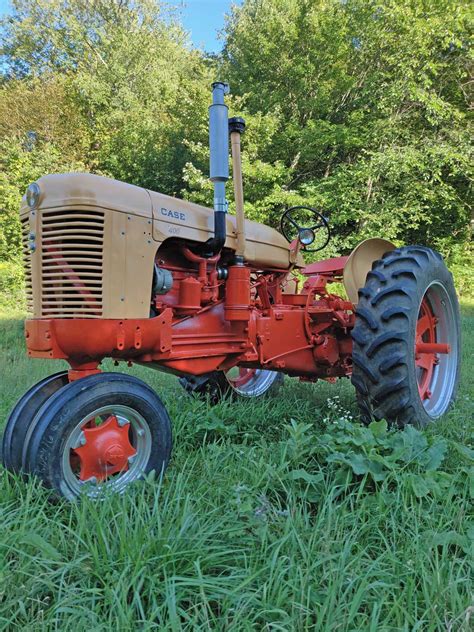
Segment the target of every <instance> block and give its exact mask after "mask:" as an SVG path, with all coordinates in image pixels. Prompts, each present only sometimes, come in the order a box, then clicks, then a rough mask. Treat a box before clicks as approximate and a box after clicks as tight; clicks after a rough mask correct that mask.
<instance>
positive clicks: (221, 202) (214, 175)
mask: <svg viewBox="0 0 474 632" xmlns="http://www.w3.org/2000/svg"><path fill="white" fill-rule="evenodd" d="M228 92H229V86H228V85H227V84H226V83H222V82H221V81H216V82H215V83H213V84H212V105H211V106H210V107H209V148H210V165H209V177H210V180H211V182H212V183H213V185H214V237H212V238H211V239H208V240H207V242H206V244H205V246H206V249H205V250H206V251H205V256H207V257H212V256H213V255H215V254H217V253H218V252H220V251H221V250H222V247H223V246H224V244H225V239H226V221H225V216H226V213H227V206H228V204H227V200H226V197H225V183H226V182H227V180H228V179H229V121H228V111H227V105H225V103H224V96H225V95H226V94H228Z"/></svg>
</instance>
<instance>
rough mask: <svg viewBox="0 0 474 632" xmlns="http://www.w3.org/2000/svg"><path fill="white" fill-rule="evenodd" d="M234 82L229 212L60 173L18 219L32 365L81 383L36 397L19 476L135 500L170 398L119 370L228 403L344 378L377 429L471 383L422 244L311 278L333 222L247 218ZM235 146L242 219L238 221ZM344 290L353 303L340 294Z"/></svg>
mask: <svg viewBox="0 0 474 632" xmlns="http://www.w3.org/2000/svg"><path fill="white" fill-rule="evenodd" d="M227 90H228V87H227V85H226V84H223V83H220V82H218V83H215V84H213V102H212V105H211V106H210V109H209V111H210V133H209V135H210V179H211V181H212V182H213V184H214V212H213V211H212V210H210V209H207V208H204V207H202V206H199V205H197V204H192V203H190V202H186V201H183V200H179V199H175V198H173V197H169V196H166V195H162V194H160V193H155V192H153V191H148V190H146V189H143V188H140V187H137V186H131V185H128V184H125V183H123V182H117V181H114V180H110V179H107V178H103V177H98V176H95V175H88V174H80V173H71V174H62V175H49V176H46V177H43V178H41V179H40V180H38V182H35V183H33V184H31V185H30V186H29V187H28V190H27V192H26V196H25V197H24V200H23V205H22V208H21V222H22V226H23V239H24V253H25V272H26V280H27V295H28V296H27V298H28V305H29V310H30V313H31V317H30V318H28V319H27V320H26V324H25V336H26V346H27V349H28V355H29V356H30V357H31V358H55V359H64V360H66V361H67V362H68V364H69V370H65V371H62V372H60V373H56V374H54V375H51V376H49V377H47V378H46V379H44V380H42V381H41V382H39V383H38V384H36V385H35V386H33V387H32V388H31V389H30V390H29V391H28V392H27V393H26V394H25V395H24V396H23V397H22V398H21V399H20V401H19V402H18V403H17V404H16V406H15V408H14V409H13V411H12V413H11V414H10V417H9V419H8V422H7V425H6V429H5V434H4V438H3V461H4V465H5V467H6V468H7V469H9V470H13V471H22V472H24V473H34V474H35V475H36V476H37V477H38V478H39V479H41V480H42V481H43V482H44V484H45V485H46V486H47V487H49V488H52V489H53V490H54V491H55V492H56V493H58V494H59V495H62V496H65V497H67V498H74V497H75V496H77V495H78V494H79V493H80V492H84V493H87V494H89V495H91V496H96V495H98V494H101V493H102V492H103V490H112V491H117V492H119V491H122V490H123V489H124V488H125V487H126V486H127V485H128V484H129V483H131V482H132V481H135V480H136V479H138V478H140V477H142V476H143V475H144V474H146V473H147V472H149V471H151V470H155V471H157V472H158V473H161V472H163V471H164V469H165V468H166V466H167V464H168V462H169V459H170V454H171V423H170V419H169V416H168V414H167V412H166V410H165V408H164V406H163V404H162V402H161V400H160V398H159V397H158V395H157V394H156V393H155V392H154V391H153V390H152V389H151V388H150V387H149V386H147V385H146V384H145V383H143V382H142V381H140V380H138V379H136V378H135V377H129V376H128V375H123V374H120V373H103V372H101V370H100V364H101V362H102V360H103V359H104V358H113V359H115V360H117V361H125V362H129V363H130V362H133V363H138V364H141V365H147V366H150V367H152V368H156V369H160V370H162V371H167V372H169V373H173V374H175V375H177V376H180V378H181V383H182V384H183V385H184V387H185V388H186V389H187V390H188V391H191V392H195V393H197V394H203V395H206V396H208V397H209V398H210V400H211V401H216V400H217V399H218V398H219V397H221V396H222V395H225V394H226V393H229V392H230V393H231V394H232V393H236V394H238V395H241V396H245V397H256V396H258V395H262V394H264V393H266V392H267V391H269V390H270V389H271V388H273V387H276V386H277V385H278V384H280V383H281V380H282V376H283V374H286V375H289V376H297V377H299V378H300V379H302V380H306V381H312V382H316V381H317V380H327V381H330V382H332V381H334V380H335V379H336V378H340V377H346V378H350V379H351V380H352V383H353V385H354V386H355V389H356V395H357V399H358V402H359V406H360V410H361V415H362V419H363V421H364V422H370V420H372V419H381V418H385V419H386V420H388V421H389V422H391V423H392V424H395V425H398V426H403V425H405V424H408V423H417V424H420V425H426V424H428V423H430V422H432V421H435V420H436V419H438V418H440V417H441V416H442V415H443V414H444V413H445V412H446V411H447V409H448V408H449V406H450V404H451V403H452V401H453V398H454V396H455V393H456V388H457V383H458V376H459V357H460V332H459V307H458V301H457V298H456V293H455V290H454V286H453V280H452V276H451V274H450V273H449V272H448V270H447V268H446V266H445V264H444V263H443V260H442V258H441V256H440V255H439V254H438V253H436V252H434V251H433V250H430V249H429V248H426V247H423V246H404V247H401V248H396V247H395V246H394V245H393V244H392V243H390V242H389V241H386V240H384V239H369V240H367V241H365V242H363V243H361V244H360V245H359V246H358V247H357V248H355V250H354V251H353V252H352V253H351V254H350V256H348V257H339V258H336V259H328V260H324V261H317V262H316V263H310V264H308V265H305V263H304V261H303V257H302V252H301V251H302V250H306V251H311V250H313V251H315V250H320V249H321V248H324V246H325V245H326V244H327V243H328V241H329V239H330V230H329V225H328V220H327V218H326V217H325V215H324V214H323V213H321V212H319V211H317V210H315V209H312V208H307V207H294V208H290V209H287V210H285V212H284V213H283V216H282V219H281V233H282V234H280V233H279V232H277V231H276V230H274V229H273V228H270V227H268V226H264V225H261V224H258V223H255V222H251V221H246V220H245V219H244V210H243V206H244V204H243V190H242V174H241V160H240V140H241V134H242V132H243V130H244V127H245V124H244V121H243V120H242V119H240V118H233V119H230V120H229V119H228V113H227V106H226V105H225V103H224V96H225V94H226V92H227ZM229 132H230V139H231V145H232V163H233V180H234V194H235V203H236V215H235V216H231V215H229V214H227V201H226V196H225V183H226V180H227V179H228V163H229V157H228V142H229ZM334 282H337V283H343V284H344V286H345V290H346V293H347V297H345V296H338V295H336V294H334V293H332V292H331V291H330V284H332V283H334Z"/></svg>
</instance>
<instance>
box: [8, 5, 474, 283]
mask: <svg viewBox="0 0 474 632" xmlns="http://www.w3.org/2000/svg"><path fill="white" fill-rule="evenodd" d="M12 7H13V11H12V13H11V14H10V15H8V16H6V17H5V18H4V19H3V20H2V22H1V33H2V42H3V43H2V46H1V50H0V53H1V64H0V72H1V77H0V207H1V215H0V262H4V263H3V267H4V268H6V267H8V270H12V269H14V268H15V263H16V262H18V260H19V256H20V243H19V241H20V237H19V222H18V216H17V214H18V207H19V203H20V199H21V195H22V194H23V192H24V190H25V188H26V186H27V185H28V184H29V183H30V182H32V181H34V180H35V179H36V178H38V177H39V176H41V175H43V174H45V173H51V172H64V171H72V170H80V171H90V172H93V173H98V174H102V175H106V176H110V177H113V178H118V179H120V180H125V181H127V182H132V183H134V184H139V185H142V186H145V187H147V188H151V189H154V190H159V191H162V192H164V193H168V194H171V195H178V196H182V197H186V198H188V199H191V200H194V201H198V202H201V203H205V204H207V205H212V189H211V186H210V184H209V182H208V181H207V175H206V174H207V161H208V141H207V106H208V103H209V99H210V83H211V82H212V81H213V80H214V79H216V78H221V79H225V80H227V81H229V83H230V84H231V88H232V97H231V111H232V113H233V114H240V115H243V116H244V117H245V118H246V121H247V132H246V136H245V140H244V155H243V160H244V177H245V192H246V203H247V206H246V208H247V214H248V216H249V217H250V218H252V219H256V220H258V221H263V222H267V223H270V224H272V225H275V226H276V225H277V221H278V218H279V216H280V214H281V212H282V209H283V208H284V207H285V206H287V205H291V204H295V203H302V202H305V203H308V204H311V205H314V206H316V207H318V208H321V209H324V210H325V212H327V213H329V215H330V218H331V222H332V224H333V226H334V233H335V238H334V240H333V242H332V244H331V245H330V247H329V248H328V249H327V251H326V252H325V253H324V254H325V255H327V256H331V255H333V254H336V253H345V252H347V251H348V250H349V249H350V248H351V247H353V246H354V245H355V244H356V243H357V242H358V241H360V239H362V238H365V237H367V236H371V235H377V236H383V237H386V238H388V239H393V240H395V241H397V242H400V243H402V242H406V243H424V244H428V245H430V246H433V247H434V248H436V249H438V250H440V251H441V252H442V253H443V254H444V255H445V256H446V257H447V258H448V262H449V264H450V265H451V267H452V268H453V269H454V270H455V272H456V273H457V277H458V282H459V284H460V286H461V289H463V290H464V291H465V292H467V291H469V289H468V287H467V283H468V281H469V278H470V276H472V271H470V269H469V268H470V256H471V254H472V250H471V246H470V237H471V233H470V230H471V223H470V222H471V206H470V201H471V182H472V143H471V134H472V131H471V129H472V125H470V121H469V116H468V114H469V110H470V107H472V91H471V92H470V88H472V76H471V75H470V72H472V61H473V56H472V48H471V47H470V43H471V37H472V17H471V16H472V12H471V10H470V3H469V2H468V1H464V0H244V2H243V4H242V6H241V7H234V8H233V9H232V12H231V15H230V16H228V19H227V22H226V27H225V29H224V32H223V38H224V48H223V51H222V53H221V54H220V55H206V54H204V53H202V52H201V51H199V50H196V49H194V48H193V47H192V45H191V44H190V41H189V38H188V36H187V34H186V33H185V31H184V30H183V28H182V26H181V25H180V23H179V20H178V17H177V14H176V13H175V12H174V10H173V9H172V8H170V7H169V6H168V5H165V4H162V3H160V2H157V1H155V0H14V1H13V2H12ZM203 19H205V16H203ZM231 196H232V193H231V187H229V197H231ZM5 262H9V263H8V264H7V263H5ZM0 265H1V263H0ZM12 282H13V283H14V282H16V281H15V280H13V281H12Z"/></svg>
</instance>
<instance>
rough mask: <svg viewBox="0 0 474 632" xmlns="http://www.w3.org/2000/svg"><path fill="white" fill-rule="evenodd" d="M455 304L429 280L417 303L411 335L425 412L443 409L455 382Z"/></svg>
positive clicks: (436, 414) (434, 414)
mask: <svg viewBox="0 0 474 632" xmlns="http://www.w3.org/2000/svg"><path fill="white" fill-rule="evenodd" d="M455 314H456V313H455V308H454V305H453V303H452V300H451V298H450V297H449V294H448V292H447V291H446V288H445V287H444V285H442V284H441V283H439V282H438V281H435V282H433V283H432V284H431V285H430V286H429V287H428V288H427V290H426V292H425V294H424V295H423V298H422V300H421V303H420V308H419V312H418V319H417V326H416V337H415V371H416V379H417V384H418V393H419V396H420V399H421V402H422V404H423V407H424V409H425V411H426V413H427V414H428V415H429V416H430V417H432V418H433V419H436V418H438V417H440V416H441V415H443V413H444V412H446V410H447V408H448V407H449V404H450V403H451V400H452V396H453V392H454V388H455V385H456V377H457V367H458V340H457V335H458V334H457V326H456V315H455Z"/></svg>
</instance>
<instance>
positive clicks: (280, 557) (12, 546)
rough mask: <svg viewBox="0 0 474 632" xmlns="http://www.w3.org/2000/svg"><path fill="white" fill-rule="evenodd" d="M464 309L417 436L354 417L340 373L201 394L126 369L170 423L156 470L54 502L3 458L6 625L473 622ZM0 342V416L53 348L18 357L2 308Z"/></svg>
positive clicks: (471, 315) (0, 521) (0, 620)
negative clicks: (446, 388) (442, 412)
mask: <svg viewBox="0 0 474 632" xmlns="http://www.w3.org/2000/svg"><path fill="white" fill-rule="evenodd" d="M463 313H464V318H463V329H464V344H463V354H464V361H463V362H464V364H463V378H462V385H461V389H460V392H459V397H458V399H457V402H456V405H455V407H454V409H453V410H452V411H451V412H450V413H449V415H448V416H447V417H446V418H445V419H444V420H442V421H441V422H440V423H439V424H437V425H434V426H433V427H432V428H430V429H429V430H428V431H426V433H425V434H424V435H421V434H420V433H412V434H410V433H407V432H404V433H392V432H388V433H387V432H385V429H384V428H383V427H378V428H374V429H371V430H366V429H362V428H360V427H359V426H358V425H357V424H356V423H353V422H352V420H351V417H356V415H357V412H356V407H355V402H354V395H353V392H352V389H351V387H350V384H349V383H348V382H347V381H340V382H339V383H338V384H336V385H329V384H327V383H321V384H316V385H307V384H302V383H299V382H298V381H296V380H286V383H285V386H284V388H283V390H282V391H281V393H280V394H279V395H277V396H275V397H273V398H272V399H264V400H261V401H258V402H251V403H249V402H237V403H230V402H223V403H222V404H219V405H218V406H216V407H214V408H211V407H209V406H208V404H207V403H206V402H200V401H195V400H192V399H190V398H188V397H187V396H186V395H185V394H184V392H183V391H182V390H181V388H180V386H179V385H178V383H177V380H176V379H175V378H172V377H170V376H166V375H163V374H160V373H157V372H154V371H149V370H146V369H143V368H136V369H135V368H134V369H131V370H130V371H131V372H132V373H134V374H135V375H137V376H139V377H141V378H143V379H144V380H145V381H147V382H148V383H149V384H151V385H152V386H153V387H154V388H155V389H156V390H157V391H158V393H159V394H160V396H161V397H162V398H163V400H164V402H165V404H166V405H167V407H168V409H169V412H170V415H171V418H172V419H173V422H174V452H173V461H172V464H171V465H170V467H169V469H168V472H167V474H166V476H165V478H164V479H163V480H162V481H160V480H154V479H153V478H150V479H149V480H147V481H145V482H144V483H140V484H137V485H136V486H134V487H133V488H132V489H131V490H130V492H129V493H127V494H126V495H124V496H121V497H117V498H109V499H106V500H105V501H103V502H98V503H94V502H92V501H89V500H88V499H84V500H82V501H81V502H77V503H71V504H68V503H63V502H59V503H57V504H51V503H50V502H48V499H47V494H46V492H45V491H44V490H43V489H42V488H41V487H40V486H39V484H38V482H37V481H34V480H33V481H32V480H30V481H27V482H25V481H24V480H21V479H20V478H18V477H14V476H12V475H11V474H9V473H7V472H6V471H4V470H2V471H1V472H0V628H1V629H5V630H16V629H18V630H32V631H33V630H34V631H35V632H36V631H39V630H61V631H63V630H74V631H78V630H94V631H100V630H337V631H341V632H342V631H348V632H349V631H350V632H352V631H359V630H373V631H377V632H379V631H387V632H388V631H394V630H404V631H407V632H408V631H412V630H423V631H425V630H433V631H438V630H452V631H455V630H468V629H472V627H471V626H472V622H473V620H474V607H473V601H472V583H471V581H470V580H471V575H470V573H471V572H472V561H473V558H472V553H473V549H472V546H473V544H472V542H473V536H474V522H473V515H472V494H473V491H472V487H473V478H472V469H470V465H472V452H469V451H468V450H466V449H465V448H466V447H469V446H471V447H472V438H473V433H472V431H473V424H472V418H473V412H474V404H473V392H474V389H473V384H474V371H473V363H472V355H473V350H474V342H473V339H474V310H473V309H472V306H471V307H469V306H467V307H466V308H465V309H464V312H463ZM0 348H1V358H2V379H1V383H0V394H1V400H0V425H3V423H4V421H3V420H5V419H6V416H7V414H8V412H9V410H10V408H11V407H12V406H13V404H14V402H15V401H16V399H17V398H19V397H20V395H22V394H23V392H24V391H25V389H26V388H27V387H28V386H29V385H31V384H33V383H34V382H36V381H38V380H39V379H40V378H42V377H43V376H45V375H47V374H49V373H52V372H53V371H54V370H56V369H57V368H58V367H61V366H62V364H61V363H55V362H40V361H31V360H28V359H27V358H26V357H25V353H24V349H23V341H22V323H21V318H20V315H18V314H17V315H15V314H14V313H13V312H10V313H4V314H3V316H2V318H1V320H0ZM291 420H293V422H291ZM423 442H425V443H423ZM402 444H403V445H404V446H405V447H404V450H405V452H403V450H400V445H402ZM415 445H416V446H421V447H420V449H419V450H418V452H416V450H414V446H415ZM407 446H408V447H407ZM407 449H408V450H409V451H410V450H411V452H410V454H411V455H412V456H409V457H407V456H406V454H407V452H406V450H407ZM355 453H357V454H359V456H360V455H362V456H363V457H364V459H365V461H364V463H365V464H366V465H367V464H368V465H367V468H366V469H365V470H364V467H365V466H363V467H362V469H360V459H359V462H358V463H359V464H358V466H357V467H359V470H358V469H357V467H355V465H354V463H355V461H354V454H355ZM419 454H422V455H430V463H431V464H427V459H425V457H424V456H423V458H418V455H419ZM404 455H405V456H404ZM413 455H414V456H413ZM433 459H434V461H436V463H435V464H433ZM470 459H471V464H470V463H469V460H470ZM375 466H377V468H382V469H383V473H382V474H380V469H376V470H373V469H371V468H374V467H375ZM354 468H355V469H354ZM374 472H375V473H374ZM470 487H471V489H470Z"/></svg>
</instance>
